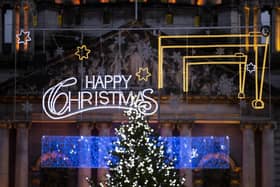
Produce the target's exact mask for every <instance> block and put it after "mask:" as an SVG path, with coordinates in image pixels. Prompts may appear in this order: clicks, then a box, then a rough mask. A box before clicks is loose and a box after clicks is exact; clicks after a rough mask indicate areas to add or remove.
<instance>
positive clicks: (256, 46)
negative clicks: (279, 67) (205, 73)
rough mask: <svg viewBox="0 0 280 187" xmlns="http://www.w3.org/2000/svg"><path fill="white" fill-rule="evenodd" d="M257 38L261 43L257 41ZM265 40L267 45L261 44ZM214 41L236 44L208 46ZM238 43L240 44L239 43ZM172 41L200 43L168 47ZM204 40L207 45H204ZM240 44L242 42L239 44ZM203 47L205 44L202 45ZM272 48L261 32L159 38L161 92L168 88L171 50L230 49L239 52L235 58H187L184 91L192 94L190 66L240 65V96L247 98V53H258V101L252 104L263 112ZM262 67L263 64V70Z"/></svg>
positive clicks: (266, 36)
mask: <svg viewBox="0 0 280 187" xmlns="http://www.w3.org/2000/svg"><path fill="white" fill-rule="evenodd" d="M256 38H257V39H256ZM262 38H264V39H265V40H264V42H261V41H262V40H261V39H262ZM209 39H212V40H214V41H216V40H221V39H224V40H225V41H228V39H229V40H230V41H234V40H235V42H230V43H225V42H218V43H208V42H207V40H209ZM236 39H237V40H236ZM168 40H169V41H170V40H174V41H176V42H179V41H181V43H182V40H184V41H188V43H191V42H189V41H191V40H196V41H197V40H198V41H199V42H196V43H198V44H196V43H191V44H190V45H186V44H179V45H174V42H172V44H171V45H170V44H168V43H167V44H165V43H166V42H168ZM203 40H206V41H204V42H205V44H204V43H203ZM236 41H239V42H237V43H236ZM245 41H253V44H250V43H247V42H245ZM256 41H257V42H256ZM243 42H244V43H243ZM201 43H202V44H201ZM268 45H269V35H268V34H266V35H264V34H262V33H260V32H250V33H248V34H222V35H172V36H171V35H169V36H159V38H158V88H159V89H161V88H163V86H164V83H163V54H164V52H165V51H166V50H168V49H186V50H187V49H191V50H193V49H194V50H195V49H211V48H212V49H215V48H227V49H239V50H237V51H236V52H234V53H233V54H226V55H224V54H218V55H217V54H215V55H212V54H209V55H208V54H207V55H205V54H203V55H200V54H194V55H191V56H183V57H182V63H183V75H182V76H183V91H184V92H188V91H189V89H188V86H189V66H194V65H195V66H197V65H211V64H216V65H220V64H223V65H238V66H239V93H238V98H239V99H244V98H245V90H244V89H245V80H246V67H247V64H248V55H247V54H246V52H248V50H250V49H252V50H253V51H254V61H255V67H256V68H255V99H254V100H253V101H252V107H253V108H254V109H263V108H264V102H263V100H262V95H263V84H264V77H265V69H266V61H267V55H268ZM241 48H243V49H245V51H246V52H244V53H243V52H240V49H241ZM260 48H263V50H262V51H263V52H264V54H263V58H262V59H260V60H262V63H260V61H259V51H260ZM258 64H261V65H260V67H259V66H258ZM259 70H260V71H261V77H260V80H259V77H258V76H259V72H258V71H259Z"/></svg>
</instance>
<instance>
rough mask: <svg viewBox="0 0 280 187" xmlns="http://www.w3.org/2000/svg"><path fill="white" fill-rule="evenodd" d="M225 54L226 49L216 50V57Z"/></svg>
mask: <svg viewBox="0 0 280 187" xmlns="http://www.w3.org/2000/svg"><path fill="white" fill-rule="evenodd" d="M223 54H225V49H224V48H221V47H219V48H217V49H216V55H223Z"/></svg>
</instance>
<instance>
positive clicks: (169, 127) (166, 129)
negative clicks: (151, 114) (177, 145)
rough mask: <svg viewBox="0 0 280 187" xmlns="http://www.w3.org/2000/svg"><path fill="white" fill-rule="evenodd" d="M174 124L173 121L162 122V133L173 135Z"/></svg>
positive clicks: (162, 134) (163, 134)
mask: <svg viewBox="0 0 280 187" xmlns="http://www.w3.org/2000/svg"><path fill="white" fill-rule="evenodd" d="M173 129H174V125H173V124H172V123H171V122H163V123H162V124H160V135H161V136H163V137H165V136H172V134H173Z"/></svg>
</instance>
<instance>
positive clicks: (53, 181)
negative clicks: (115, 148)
mask: <svg viewBox="0 0 280 187" xmlns="http://www.w3.org/2000/svg"><path fill="white" fill-rule="evenodd" d="M279 6H280V1H278V0H273V1H269V0H260V1H245V0H186V1H182V0H160V1H150V0H138V1H135V0H132V1H127V2H126V1H118V0H100V1H99V0H22V1H19V0H18V1H17V0H14V1H1V3H0V16H1V19H0V22H1V24H0V25H1V28H0V32H1V35H0V43H1V44H0V61H1V62H0V63H1V64H0V66H1V68H0V71H1V73H0V77H1V87H0V90H1V91H0V94H1V97H0V102H1V105H0V107H1V108H0V120H1V121H0V142H1V143H0V150H1V156H0V181H1V186H3V187H27V186H32V187H33V186H34V187H35V186H69V187H72V186H73V187H74V186H79V187H85V186H88V184H87V182H86V180H85V177H86V176H91V177H92V178H93V179H94V180H95V181H104V180H105V174H106V172H107V169H106V168H97V167H95V168H94V167H93V168H75V167H74V168H44V167H41V166H42V165H44V164H45V163H44V162H45V161H49V160H51V159H55V158H57V157H59V156H56V155H54V154H49V153H44V154H41V150H42V149H43V147H42V146H43V145H44V144H42V142H44V141H43V139H42V138H43V137H44V136H79V137H81V136H83V137H84V136H93V137H103V136H105V137H111V136H114V128H115V127H118V126H119V125H120V124H121V122H123V121H125V118H124V117H123V109H120V106H123V107H127V105H128V103H129V102H130V99H131V98H132V95H133V94H135V93H136V94H137V93H139V92H141V93H142V92H144V93H143V94H142V95H141V94H140V95H141V96H140V97H144V98H145V99H146V101H149V103H151V106H152V107H155V106H156V105H157V108H156V110H151V111H152V112H151V115H149V116H148V120H149V122H150V124H151V126H152V127H153V128H154V129H156V130H157V132H159V133H160V134H161V135H162V136H163V137H188V138H191V137H193V138H195V137H229V142H230V143H229V155H228V157H216V156H217V155H215V154H208V155H206V156H205V157H204V160H202V161H201V162H200V163H201V165H200V166H201V167H202V168H199V167H197V168H181V169H179V170H180V173H181V174H182V175H185V176H187V184H186V186H193V187H202V186H205V187H206V186H207V187H211V186H215V187H219V186H221V187H222V186H236V187H237V186H244V187H255V186H256V187H270V186H271V187H272V186H276V185H277V184H278V183H280V176H279V172H280V153H279V148H278V147H279V146H280V132H279V130H278V123H279V119H280V118H279V116H280V111H279V107H278V104H279V93H280V92H279V89H280V86H279V80H280V66H279V64H278V63H279V62H278V61H279V58H280V56H279V52H280V43H279V42H280V38H279V37H280V31H279V28H280V7H279ZM66 80H67V81H68V82H67V81H66ZM63 81H65V82H64V83H61V82H63ZM71 81H72V82H71ZM59 83H61V84H60V85H61V86H63V85H64V86H65V87H63V88H62V87H60V90H59V91H58V92H56V93H60V94H61V95H59V96H57V95H55V94H53V93H54V92H51V91H52V90H51V88H53V89H56V88H58V87H55V86H57V85H58V86H59ZM66 83H69V84H67V86H66ZM151 90H152V91H153V92H152V91H151ZM48 91H49V92H48ZM130 91H131V92H130ZM145 91H146V92H145ZM132 92H133V93H132ZM130 93H132V95H130ZM51 94H53V95H52V96H51ZM145 94H147V95H145ZM56 96H57V97H56ZM133 97H134V96H133ZM81 98H84V100H83V102H79V101H81ZM43 101H44V102H43ZM66 101H67V102H66ZM109 104H110V106H111V107H106V106H108V105H109ZM113 106H114V107H115V108H114V107H113ZM94 107H95V108H94ZM98 107H99V108H98ZM102 107H103V108H102ZM96 108H98V109H96ZM116 108H118V109H116ZM95 109H96V110H95ZM215 159H216V160H222V161H224V162H226V163H228V165H229V168H228V169H220V168H216V169H203V164H204V163H207V162H208V161H212V160H215Z"/></svg>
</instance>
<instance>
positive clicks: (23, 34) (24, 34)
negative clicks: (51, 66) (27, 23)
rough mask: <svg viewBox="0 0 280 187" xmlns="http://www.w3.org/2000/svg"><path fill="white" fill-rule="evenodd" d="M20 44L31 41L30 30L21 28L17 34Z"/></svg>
mask: <svg viewBox="0 0 280 187" xmlns="http://www.w3.org/2000/svg"><path fill="white" fill-rule="evenodd" d="M16 37H17V42H18V44H24V43H28V42H30V41H31V37H30V32H29V31H24V30H23V29H21V30H20V33H19V34H16Z"/></svg>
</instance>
